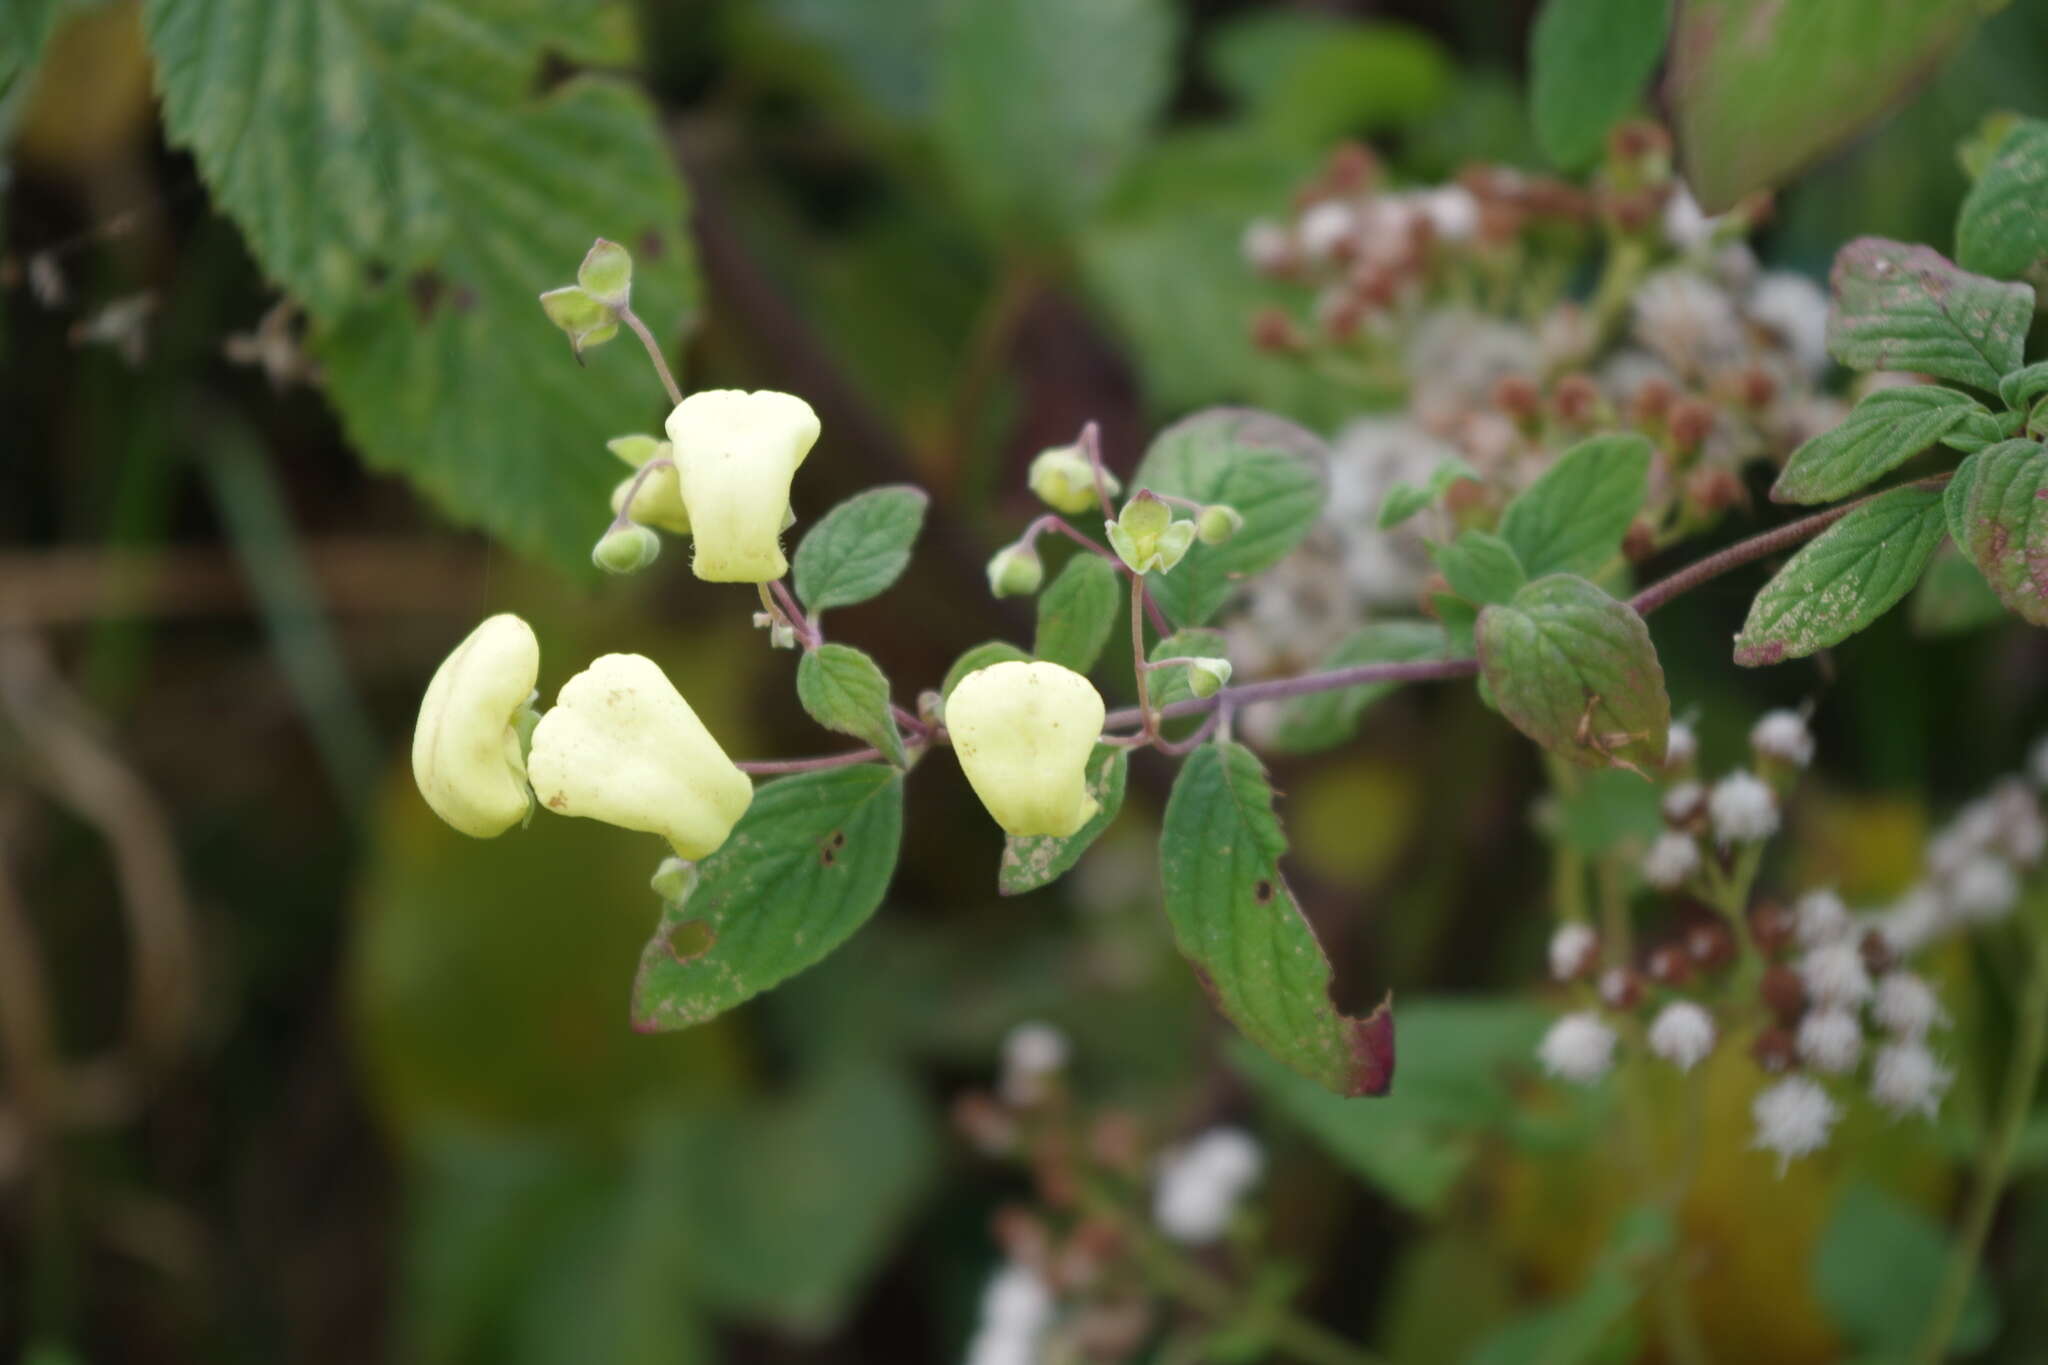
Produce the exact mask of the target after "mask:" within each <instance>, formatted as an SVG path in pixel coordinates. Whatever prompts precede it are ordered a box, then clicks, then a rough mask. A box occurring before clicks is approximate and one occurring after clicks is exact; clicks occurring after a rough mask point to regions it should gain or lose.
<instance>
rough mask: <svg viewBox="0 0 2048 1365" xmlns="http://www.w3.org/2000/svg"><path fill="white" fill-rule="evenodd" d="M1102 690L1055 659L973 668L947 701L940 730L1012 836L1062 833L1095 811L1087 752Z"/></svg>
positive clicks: (1098, 723) (1096, 728)
mask: <svg viewBox="0 0 2048 1365" xmlns="http://www.w3.org/2000/svg"><path fill="white" fill-rule="evenodd" d="M1103 715H1104V710H1103V705H1102V694H1101V693H1099V692H1097V691H1096V690H1095V688H1094V685H1093V684H1091V683H1090V682H1089V681H1088V680H1087V679H1086V678H1084V677H1082V676H1081V675H1080V674H1079V673H1076V672H1074V671H1073V670H1072V669H1069V668H1062V667H1060V665H1058V664H1048V663H1023V662H1010V663H1000V664H993V665H991V666H989V667H988V668H982V669H977V670H975V671H974V672H972V673H969V674H968V675H967V676H966V677H965V678H962V679H961V680H960V682H959V683H958V685H956V686H955V687H954V688H953V695H952V696H951V697H949V698H947V700H946V729H947V731H948V732H949V733H950V734H951V735H952V737H953V752H954V753H955V754H956V755H957V756H958V757H959V759H960V769H961V771H962V772H964V773H966V774H967V781H968V784H969V785H970V786H972V787H973V788H974V794H975V795H976V796H978V797H980V798H981V804H982V805H984V806H986V807H987V808H988V813H989V814H990V815H992V816H994V817H995V821H996V823H997V824H999V825H1001V826H1002V827H1003V828H1004V830H1006V831H1007V832H1009V833H1011V834H1016V835H1033V834H1050V835H1053V836H1055V837H1057V838H1065V837H1067V836H1068V835H1070V834H1073V833H1074V832H1075V831H1076V830H1078V829H1080V828H1081V826H1083V825H1085V824H1087V823H1088V821H1089V818H1090V817H1092V816H1093V815H1094V814H1095V812H1096V811H1097V810H1098V809H1100V807H1099V806H1098V804H1097V802H1096V800H1095V798H1094V797H1092V796H1090V795H1089V794H1088V783H1087V768H1088V756H1089V755H1090V754H1091V753H1093V752H1094V750H1095V741H1096V739H1097V738H1098V737H1099V736H1100V735H1101V734H1102V720H1103Z"/></svg>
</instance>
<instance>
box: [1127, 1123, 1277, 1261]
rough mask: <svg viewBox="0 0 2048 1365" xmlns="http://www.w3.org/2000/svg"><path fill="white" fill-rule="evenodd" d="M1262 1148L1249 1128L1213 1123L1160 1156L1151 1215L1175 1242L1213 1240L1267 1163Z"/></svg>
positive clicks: (1160, 1228) (1195, 1242)
mask: <svg viewBox="0 0 2048 1365" xmlns="http://www.w3.org/2000/svg"><path fill="white" fill-rule="evenodd" d="M1265 1164H1266V1160H1265V1153H1264V1152H1263V1151H1261V1150H1260V1148H1259V1144H1258V1142H1257V1141H1256V1140H1255V1139H1254V1138H1253V1137H1252V1136H1251V1135H1250V1134H1248V1133H1246V1132H1244V1131H1243V1130H1241V1129H1237V1128H1211V1129H1210V1130H1209V1131H1208V1132H1206V1133H1203V1134H1201V1135H1200V1136H1198V1137H1196V1138H1195V1139H1193V1140H1192V1141H1190V1142H1188V1143H1186V1144H1185V1145H1183V1146H1180V1147H1176V1148H1174V1149H1172V1150H1170V1151H1168V1152H1165V1153H1163V1154H1162V1155H1161V1156H1160V1158H1159V1173H1158V1182H1157V1184H1156V1185H1155V1186H1154V1187H1153V1192H1152V1219H1153V1221H1154V1222H1156V1223H1157V1224H1158V1225H1159V1230H1160V1231H1161V1232H1164V1233H1165V1234H1166V1235H1167V1236H1168V1237H1171V1238H1172V1239H1173V1240H1174V1241H1176V1242H1186V1243H1188V1244H1190V1245H1200V1244H1202V1243H1204V1242H1213V1241H1215V1240H1216V1239H1217V1238H1218V1237H1221V1236H1222V1235H1223V1234H1224V1232H1225V1231H1226V1230H1228V1228H1229V1227H1230V1219H1231V1216H1232V1215H1233V1214H1235V1213H1236V1212H1237V1206H1238V1204H1239V1202H1240V1201H1242V1200H1243V1198H1244V1197H1245V1195H1246V1194H1247V1193H1249V1192H1250V1190H1251V1187H1252V1186H1253V1185H1255V1184H1257V1183H1258V1179H1259V1174H1260V1172H1261V1171H1263V1170H1264V1169H1265Z"/></svg>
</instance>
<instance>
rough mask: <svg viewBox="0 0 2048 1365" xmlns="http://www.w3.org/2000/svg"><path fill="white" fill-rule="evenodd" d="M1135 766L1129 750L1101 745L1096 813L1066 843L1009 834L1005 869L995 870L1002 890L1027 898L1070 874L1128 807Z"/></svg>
mask: <svg viewBox="0 0 2048 1365" xmlns="http://www.w3.org/2000/svg"><path fill="white" fill-rule="evenodd" d="M1130 766H1131V751H1130V750H1128V749H1125V748H1121V747H1119V746H1117V745H1114V744H1098V745H1096V746H1095V752H1094V753H1092V754H1090V755H1089V756H1088V794H1089V795H1090V796H1092V797H1094V798H1095V804H1096V807H1097V809H1096V811H1095V814H1094V815H1092V816H1090V817H1089V818H1088V823H1087V824H1085V825H1083V826H1081V828H1079V829H1077V830H1075V831H1074V832H1073V833H1072V834H1070V835H1068V836H1067V837H1066V838H1064V839H1061V838H1056V837H1054V836H1053V835H1050V834H1026V835H1019V834H1011V835H1007V836H1005V837H1004V839H1003V861H1002V865H1001V867H999V868H998V869H997V871H996V886H997V889H999V890H1000V891H1001V892H1002V893H1003V894H1004V895H1005V896H1017V895H1022V894H1023V893H1024V892H1026V891H1036V890H1037V889H1038V888H1039V887H1041V886H1049V885H1050V884H1052V883H1053V882H1054V881H1056V880H1058V879H1059V878H1060V877H1062V876H1064V875H1066V873H1067V870H1068V869H1069V868H1071V867H1073V865H1074V864H1075V863H1077V862H1079V861H1081V855H1082V854H1083V853H1086V852H1087V851H1088V848H1089V845H1091V844H1093V843H1094V842H1095V841H1096V840H1097V839H1099V838H1101V837H1102V832H1103V831H1104V830H1106V829H1108V828H1109V826H1110V824H1111V822H1113V821H1114V820H1115V819H1116V813H1117V812H1118V811H1120V810H1122V809H1123V805H1124V777H1125V774H1126V773H1127V772H1128V771H1129V770H1130Z"/></svg>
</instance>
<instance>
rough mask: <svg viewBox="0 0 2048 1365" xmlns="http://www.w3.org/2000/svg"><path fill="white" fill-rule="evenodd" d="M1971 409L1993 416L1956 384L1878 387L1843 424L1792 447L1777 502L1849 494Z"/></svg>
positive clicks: (1916, 450) (1945, 432)
mask: <svg viewBox="0 0 2048 1365" xmlns="http://www.w3.org/2000/svg"><path fill="white" fill-rule="evenodd" d="M1972 413H1976V414H1981V415H1982V416H1984V417H1986V418H1989V417H1990V416H1991V414H1990V413H1989V412H1986V411H1985V410H1984V408H1983V407H1982V406H1981V405H1980V404H1978V402H1977V401H1976V400H1975V399H1973V398H1971V397H1970V396H1969V395H1968V394H1966V393H1960V392H1958V391H1956V390H1955V389H1944V388H1941V387H1940V386H1938V385H1934V384H1911V385H1906V386H1904V387H1901V388H1891V389H1879V390H1878V391H1877V392H1876V393H1873V394H1871V395H1870V396H1869V397H1867V398H1865V399H1864V400H1863V401H1862V402H1860V403H1858V404H1857V405H1856V406H1855V407H1853V408H1851V409H1850V410H1849V415H1848V416H1847V417H1846V418H1844V419H1843V420H1842V423H1841V425H1840V426H1837V427H1835V428H1834V429H1833V430H1831V431H1824V432H1822V433H1821V434H1820V435H1818V436H1816V437H1814V438H1813V439H1812V440H1810V441H1807V442H1806V443H1805V444H1804V445H1802V446H1800V447H1799V449H1797V450H1795V451H1793V452H1792V458H1791V459H1790V460H1789V461H1787V462H1786V465H1785V470H1784V472H1783V473H1782V474H1780V475H1778V482H1777V484H1776V485H1775V486H1773V487H1772V489H1771V497H1772V498H1773V499H1774V500H1775V501H1778V502H1833V501H1834V500H1835V499H1836V498H1841V497H1847V496H1848V495H1849V494H1851V493H1854V492H1855V491H1856V490H1857V489H1859V488H1863V487H1865V486H1867V485H1869V484H1871V483H1874V482H1876V481H1877V480H1878V479H1880V478H1882V477H1883V476H1885V475H1886V474H1889V473H1890V472H1891V471H1892V470H1894V469H1896V468H1898V467H1899V466H1900V465H1902V464H1904V463H1905V462H1906V461H1908V460H1910V459H1912V458H1913V457H1914V456H1915V455H1918V454H1919V453H1920V452H1921V451H1923V450H1926V449H1927V448H1928V447H1929V446H1932V445H1934V444H1936V443H1937V442H1939V441H1941V440H1942V439H1943V438H1944V437H1946V436H1947V435H1948V434H1949V433H1950V432H1952V431H1955V430H1956V429H1957V428H1959V427H1961V426H1962V425H1963V424H1964V423H1965V421H1967V420H1968V418H1969V417H1970V415H1971V414H1972ZM1994 431H1995V426H1994ZM1992 439H1994V440H1996V439H1997V437H1996V436H1995V435H1993V437H1992Z"/></svg>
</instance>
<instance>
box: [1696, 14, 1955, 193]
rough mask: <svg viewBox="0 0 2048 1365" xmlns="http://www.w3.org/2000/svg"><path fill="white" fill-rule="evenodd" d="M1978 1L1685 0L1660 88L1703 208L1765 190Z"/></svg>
mask: <svg viewBox="0 0 2048 1365" xmlns="http://www.w3.org/2000/svg"><path fill="white" fill-rule="evenodd" d="M1985 10H1986V6H1985V5H1983V4H1982V3H1981V2H1980V0H1798V3H1796V4H1785V3H1783V0H1684V3H1682V4H1680V5H1679V6H1678V19H1677V27H1676V28H1675V29H1674V31H1673V33H1672V38H1671V69H1670V73H1669V75H1668V76H1667V77H1666V79H1665V85H1664V93H1665V97H1666V101H1667V103H1668V104H1669V105H1670V108H1671V112H1672V116H1673V122H1674V124H1675V128H1674V131H1675V132H1676V133H1677V136H1678V150H1679V157H1680V161H1681V163H1682V164H1683V166H1684V168H1685V177H1686V180H1687V182H1688V183H1689V184H1690V185H1691V186H1692V190H1693V193H1695V194H1696V195H1698V196H1699V200H1700V203H1701V204H1702V205H1704V206H1705V207H1706V208H1707V209H1708V210H1709V211H1710V212H1718V211H1720V210H1722V209H1725V208H1728V207H1730V206H1732V205H1733V204H1734V203H1735V201H1736V200H1738V199H1740V198H1741V197H1742V196H1743V195H1745V194H1748V193H1750V192H1751V191H1752V190H1764V189H1772V188H1775V187H1776V186H1778V185H1779V184H1781V183H1783V182H1784V181H1785V179H1786V178H1787V177H1788V176H1790V175H1791V173H1792V172H1794V171H1796V170H1798V169H1799V168H1800V167H1802V166H1804V165H1806V164H1807V163H1808V162H1810V161H1813V160H1815V159H1817V158H1819V157H1820V156H1821V155H1822V154H1823V153H1825V152H1827V151H1828V150H1829V149H1831V148H1833V147H1834V146H1835V145H1837V144H1838V143H1840V142H1842V141H1845V140H1846V139H1847V138H1848V137H1849V136H1850V135H1852V134H1853V133H1855V132H1856V131H1857V130H1858V129H1859V128H1861V127H1863V126H1864V125H1865V124H1866V123H1868V122H1870V121H1871V120H1872V119H1875V118H1877V117H1878V116H1879V115H1880V114H1882V113H1883V112H1884V111H1885V110H1886V109H1887V108H1888V107H1889V106H1890V105H1891V104H1892V103H1893V102H1895V101H1896V100H1898V99H1899V97H1900V96H1901V95H1902V94H1903V93H1904V92H1905V91H1906V89H1907V88H1908V87H1909V86H1911V85H1912V84H1913V83H1914V82H1916V81H1918V80H1920V79H1921V78H1922V77H1923V76H1924V75H1925V74H1926V72H1927V71H1928V70H1929V68H1930V67H1932V66H1934V64H1935V63H1936V62H1938V61H1939V60H1940V58H1941V56H1942V54H1943V53H1944V52H1946V51H1947V50H1948V49H1949V48H1950V47H1952V46H1953V45H1954V44H1955V43H1956V42H1957V41H1958V40H1960V39H1961V38H1962V37H1963V36H1964V35H1965V34H1966V33H1968V32H1969V31H1970V29H1971V28H1972V27H1973V26H1974V25H1975V23H1976V21H1977V20H1978V18H1979V17H1981V16H1982V15H1983V14H1984V12H1985Z"/></svg>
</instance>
